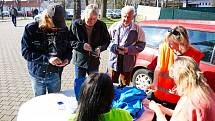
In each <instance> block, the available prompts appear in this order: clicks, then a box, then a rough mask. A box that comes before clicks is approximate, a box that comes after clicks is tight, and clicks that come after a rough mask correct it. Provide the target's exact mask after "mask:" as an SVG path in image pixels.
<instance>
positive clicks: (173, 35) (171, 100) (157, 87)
mask: <svg viewBox="0 0 215 121" xmlns="http://www.w3.org/2000/svg"><path fill="white" fill-rule="evenodd" d="M178 56H189V57H191V58H192V59H193V60H195V61H196V62H197V63H199V62H200V60H201V59H202V58H203V57H204V54H202V53H201V52H200V51H199V50H197V49H196V48H194V47H192V46H191V45H190V43H189V37H188V34H187V31H186V29H185V28H184V27H183V26H176V27H175V28H173V29H171V30H169V31H168V33H167V35H166V36H165V40H164V42H163V43H162V44H161V45H160V46H159V56H158V61H157V66H156V68H155V71H154V80H153V84H152V85H151V86H150V88H151V89H153V90H154V91H155V92H154V93H153V94H152V99H153V100H154V101H156V102H157V103H160V104H161V105H163V106H165V107H167V108H170V109H174V108H175V106H176V104H177V102H178V100H179V98H180V97H179V96H178V95H177V94H175V90H176V88H175V87H176V86H175V83H174V80H173V79H171V78H170V77H169V68H170V66H171V65H172V64H173V63H174V60H175V59H176V58H177V57H178ZM164 113H166V114H167V115H169V116H170V117H171V114H168V110H166V112H164ZM170 117H167V118H168V119H170Z"/></svg>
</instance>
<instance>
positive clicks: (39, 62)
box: [21, 22, 72, 77]
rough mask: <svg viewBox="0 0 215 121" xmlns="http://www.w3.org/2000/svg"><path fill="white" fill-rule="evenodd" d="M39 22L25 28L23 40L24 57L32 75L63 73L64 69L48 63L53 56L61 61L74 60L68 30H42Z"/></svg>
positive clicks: (42, 75)
mask: <svg viewBox="0 0 215 121" xmlns="http://www.w3.org/2000/svg"><path fill="white" fill-rule="evenodd" d="M38 25H39V24H38V22H32V23H30V24H27V25H26V26H25V31H24V34H23V37H22V40H21V48H22V56H23V57H24V58H25V59H26V60H27V62H28V70H29V73H30V74H33V75H36V76H40V77H45V74H46V73H51V72H59V70H61V71H62V69H63V68H62V67H57V66H53V65H52V64H50V63H49V62H48V60H49V58H50V57H51V56H57V57H59V58H60V59H61V60H65V59H68V60H69V61H70V60H71V58H72V47H71V43H70V41H69V40H70V38H69V31H68V28H64V29H61V30H58V31H57V32H53V31H48V30H46V31H45V30H41V29H39V28H38Z"/></svg>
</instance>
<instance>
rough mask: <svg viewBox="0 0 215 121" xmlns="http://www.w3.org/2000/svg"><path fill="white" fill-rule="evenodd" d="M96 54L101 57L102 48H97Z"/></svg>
mask: <svg viewBox="0 0 215 121" xmlns="http://www.w3.org/2000/svg"><path fill="white" fill-rule="evenodd" d="M95 51H96V54H97V56H99V55H100V53H101V49H100V47H98V48H96V50H95Z"/></svg>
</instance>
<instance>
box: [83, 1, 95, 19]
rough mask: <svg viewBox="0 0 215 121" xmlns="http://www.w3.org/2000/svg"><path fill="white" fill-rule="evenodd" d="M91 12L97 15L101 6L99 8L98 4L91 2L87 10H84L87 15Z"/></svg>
mask: <svg viewBox="0 0 215 121" xmlns="http://www.w3.org/2000/svg"><path fill="white" fill-rule="evenodd" d="M89 13H93V14H95V15H97V16H98V15H99V8H98V5H96V4H89V5H88V6H87V7H86V8H85V10H84V15H87V14H89Z"/></svg>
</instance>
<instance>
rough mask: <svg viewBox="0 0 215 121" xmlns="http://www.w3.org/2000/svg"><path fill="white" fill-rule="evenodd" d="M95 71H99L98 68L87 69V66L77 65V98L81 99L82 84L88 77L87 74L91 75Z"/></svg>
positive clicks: (75, 88) (75, 86) (75, 82)
mask: <svg viewBox="0 0 215 121" xmlns="http://www.w3.org/2000/svg"><path fill="white" fill-rule="evenodd" d="M93 72H98V68H90V69H85V68H81V67H78V66H75V80H74V90H75V97H76V99H77V100H79V93H80V90H81V85H82V84H83V83H84V80H85V79H86V74H88V75H89V74H91V73H93Z"/></svg>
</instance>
